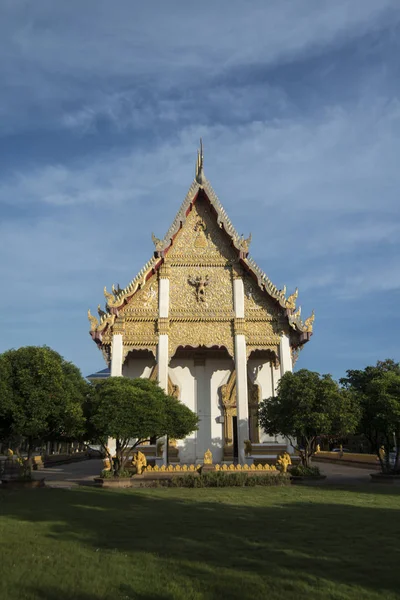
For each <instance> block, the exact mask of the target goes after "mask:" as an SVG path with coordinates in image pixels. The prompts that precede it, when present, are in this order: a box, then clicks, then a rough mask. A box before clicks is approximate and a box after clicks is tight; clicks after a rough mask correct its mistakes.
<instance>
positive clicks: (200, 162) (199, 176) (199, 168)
mask: <svg viewBox="0 0 400 600" xmlns="http://www.w3.org/2000/svg"><path fill="white" fill-rule="evenodd" d="M203 169H204V155H203V140H202V139H201V138H200V149H199V150H197V161H196V177H195V179H196V181H197V183H199V184H200V185H202V184H203V183H204V181H205V176H204V172H203Z"/></svg>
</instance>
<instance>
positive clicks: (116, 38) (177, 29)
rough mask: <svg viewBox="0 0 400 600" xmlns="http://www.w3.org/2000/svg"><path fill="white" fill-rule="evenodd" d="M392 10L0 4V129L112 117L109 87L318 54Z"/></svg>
mask: <svg viewBox="0 0 400 600" xmlns="http://www.w3.org/2000/svg"><path fill="white" fill-rule="evenodd" d="M3 4H4V3H3ZM396 9H398V4H397V2H396V0H380V2H379V4H378V3H377V2H376V0H362V1H361V0H350V1H349V0H337V1H336V2H321V1H316V0H302V1H300V2H299V1H298V0H290V1H287V2H280V3H266V2H265V1H264V0H252V1H251V2H244V1H243V0H241V1H236V2H233V1H232V0H229V1H228V0H224V1H220V2H218V3H212V2H208V3H200V4H196V3H187V2H183V1H182V0H176V1H171V2H168V3H167V2H164V1H158V2H151V3H143V2H139V1H133V2H132V1H131V0H129V1H128V0H121V1H120V2H119V3H118V6H114V5H112V4H110V3H109V2H108V1H105V0H85V1H84V2H81V1H78V0H70V1H69V2H66V3H62V4H61V3H57V4H55V3H54V2H52V1H50V0H44V1H42V2H40V3H36V4H35V7H34V9H33V8H32V7H31V6H29V3H28V4H27V3H26V2H24V1H22V0H14V1H13V2H7V3H5V5H4V6H3V10H2V19H1V22H0V40H1V42H0V51H1V54H2V57H3V60H2V62H1V65H0V79H1V81H2V102H1V104H0V106H1V109H0V111H1V112H0V114H3V116H6V117H7V118H6V119H3V121H2V129H3V131H13V130H19V129H21V128H27V127H29V128H35V126H36V127H37V125H38V121H39V122H40V123H41V124H42V125H41V126H45V127H50V126H55V125H57V123H58V122H59V119H60V118H63V119H64V121H65V122H66V123H68V124H69V125H71V124H72V123H76V124H79V123H82V122H83V123H84V124H86V125H87V119H88V118H89V120H90V118H93V114H94V113H95V112H96V111H99V114H103V113H104V111H105V112H106V113H108V111H109V110H111V114H110V113H108V114H109V116H112V111H113V110H115V108H116V109H117V111H118V110H119V108H118V106H117V105H115V100H116V99H115V98H114V99H112V96H113V93H114V90H115V87H116V86H120V87H121V88H122V90H124V89H129V88H132V89H135V88H137V89H141V88H143V87H148V86H149V84H150V83H151V85H152V86H153V87H157V88H159V90H160V94H161V95H163V94H165V92H166V91H171V90H185V89H188V88H190V86H193V85H197V84H199V82H202V81H203V84H204V85H205V86H207V85H209V84H210V82H212V81H213V80H214V79H215V78H216V77H219V78H221V77H224V76H226V74H227V73H228V72H229V71H230V70H232V69H236V68H238V67H245V68H247V67H248V66H255V65H276V64H279V63H280V62H282V61H290V60H293V59H294V58H296V59H298V58H299V57H300V56H302V55H303V54H307V53H316V54H318V52H319V50H320V48H321V47H326V46H327V45H329V44H332V43H335V42H336V41H341V42H343V41H346V40H348V39H351V38H352V37H357V36H362V35H363V34H365V33H366V32H368V31H373V30H376V29H379V27H380V26H381V25H382V23H383V22H385V23H386V24H387V22H388V21H390V22H391V23H392V24H393V23H395V22H396V20H397V21H398V20H399V19H400V11H397V10H396ZM388 11H390V12H388ZM78 15H79V16H78ZM107 96H111V104H110V106H111V108H110V106H107V103H105V102H104V98H105V97H107ZM123 96H124V92H123V91H121V92H120V94H119V99H117V100H118V101H119V102H121V99H122V98H123ZM76 104H78V105H79V106H78V108H73V105H76ZM82 104H84V108H82ZM117 104H118V102H117ZM113 106H114V108H113ZM142 112H143V111H142ZM32 114H35V117H36V118H35V119H34V120H33V119H31V118H29V116H30V115H32ZM38 114H39V115H40V116H41V118H40V119H38V116H37V115H38ZM131 117H134V114H133V115H131ZM43 124H44V125H43Z"/></svg>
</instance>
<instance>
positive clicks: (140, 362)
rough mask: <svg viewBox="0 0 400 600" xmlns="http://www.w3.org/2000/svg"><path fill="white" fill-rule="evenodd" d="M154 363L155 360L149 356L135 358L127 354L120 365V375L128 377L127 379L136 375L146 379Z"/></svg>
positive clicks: (134, 377)
mask: <svg viewBox="0 0 400 600" xmlns="http://www.w3.org/2000/svg"><path fill="white" fill-rule="evenodd" d="M154 365H155V361H154V360H152V359H151V358H135V357H134V356H129V355H128V356H127V358H126V360H125V362H124V364H123V366H122V375H123V377H129V379H136V378H137V377H143V378H144V379H147V378H149V377H150V374H151V372H152V370H153V368H154Z"/></svg>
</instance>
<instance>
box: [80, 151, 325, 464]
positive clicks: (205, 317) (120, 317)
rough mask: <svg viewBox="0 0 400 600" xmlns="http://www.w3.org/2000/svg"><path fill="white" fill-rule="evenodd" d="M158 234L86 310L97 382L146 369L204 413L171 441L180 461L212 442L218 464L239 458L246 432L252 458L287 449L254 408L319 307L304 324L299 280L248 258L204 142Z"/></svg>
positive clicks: (287, 364) (269, 392) (271, 388)
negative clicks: (211, 175) (290, 283)
mask: <svg viewBox="0 0 400 600" xmlns="http://www.w3.org/2000/svg"><path fill="white" fill-rule="evenodd" d="M152 239H153V243H154V246H155V249H154V253H153V256H152V258H151V259H150V260H149V262H148V263H147V264H146V265H145V266H144V267H143V268H142V269H141V271H140V272H139V274H138V275H137V276H136V277H135V278H134V279H133V280H132V281H131V283H129V284H128V285H127V286H126V287H125V288H123V289H122V288H120V287H119V286H117V287H114V285H113V286H112V288H111V291H110V292H108V291H107V289H106V288H104V295H105V297H106V307H105V310H104V311H103V310H101V309H100V305H99V308H98V313H99V318H97V317H95V316H93V315H91V313H90V311H89V313H88V315H89V320H90V335H91V337H92V338H93V341H94V342H95V343H96V344H97V346H98V347H99V349H100V350H101V351H102V353H103V356H104V359H105V361H106V363H107V365H108V368H109V371H108V370H104V371H101V372H100V373H99V374H98V375H99V376H98V377H97V379H101V378H104V377H107V376H109V374H111V376H123V377H131V378H135V377H149V378H150V379H153V380H156V381H158V382H159V384H160V386H161V387H162V388H164V390H166V391H167V392H168V393H169V394H172V395H175V396H176V397H178V398H179V399H180V400H181V402H184V403H185V404H186V405H187V406H189V407H190V408H191V409H192V410H193V411H195V412H196V413H197V414H198V416H199V419H200V422H199V429H198V431H196V432H195V433H193V434H192V435H191V436H189V437H187V438H186V439H184V440H179V441H178V442H174V441H172V443H171V446H170V452H169V457H170V459H173V460H174V461H175V462H178V461H180V462H181V463H196V462H201V461H202V460H203V457H204V453H205V452H206V451H207V450H208V449H210V450H211V452H212V455H213V459H214V462H223V461H228V462H229V461H234V462H236V461H237V462H239V463H241V464H243V463H244V462H245V445H246V444H245V442H246V441H247V440H250V441H251V445H252V454H253V456H254V458H257V459H260V458H262V457H263V458H265V459H267V458H268V457H270V456H271V457H273V458H274V459H275V457H276V455H277V453H279V452H282V451H284V450H286V449H288V450H289V451H290V450H291V448H289V446H288V444H287V442H286V440H285V439H284V438H282V437H279V436H278V437H269V436H268V435H266V434H265V433H264V432H263V431H262V430H260V429H259V427H258V423H257V408H258V404H259V402H260V400H261V399H264V398H269V397H271V396H274V394H275V393H276V389H277V384H278V382H279V379H280V377H281V376H282V375H283V373H285V372H286V371H291V370H292V368H293V365H294V362H295V360H296V358H297V356H298V353H299V350H300V349H301V348H302V346H303V345H304V344H305V343H306V342H308V340H309V339H310V337H311V335H312V330H313V321H314V313H312V314H311V316H310V317H309V318H307V319H306V320H305V321H304V322H303V321H302V319H301V316H300V308H298V309H296V300H297V295H298V291H297V289H296V290H295V291H294V293H292V294H290V295H288V296H287V295H286V288H284V289H278V288H277V287H275V285H273V283H272V282H271V281H270V280H269V279H268V277H267V275H266V274H265V273H264V272H263V271H262V270H261V269H260V268H259V267H258V265H257V264H256V263H255V261H254V260H253V259H252V258H251V257H250V255H249V245H250V241H251V236H249V237H248V238H247V239H244V237H243V236H240V235H238V233H237V231H236V230H235V228H234V226H233V225H232V223H231V221H230V220H229V217H228V215H227V213H226V212H225V210H224V208H223V207H222V205H221V203H220V201H219V200H218V198H217V196H216V194H215V192H214V190H213V188H212V187H211V184H210V182H209V181H208V180H207V179H206V177H205V175H204V170H203V151H202V147H200V151H199V152H198V157H197V164H196V173H195V179H194V181H193V182H192V184H191V186H190V188H189V191H188V193H187V196H186V198H185V199H184V201H183V203H182V205H181V207H180V209H179V211H178V214H177V215H176V217H175V219H174V221H173V222H172V225H171V227H170V228H169V230H168V232H167V234H166V235H165V237H164V238H162V239H158V238H157V237H155V236H154V234H153V235H152ZM91 378H92V379H93V380H95V379H96V376H95V375H94V376H91ZM246 443H247V442H246Z"/></svg>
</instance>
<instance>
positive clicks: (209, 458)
mask: <svg viewBox="0 0 400 600" xmlns="http://www.w3.org/2000/svg"><path fill="white" fill-rule="evenodd" d="M203 464H205V465H212V464H213V459H212V452H211V450H210V449H208V450H207V451H206V452H204V460H203Z"/></svg>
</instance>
